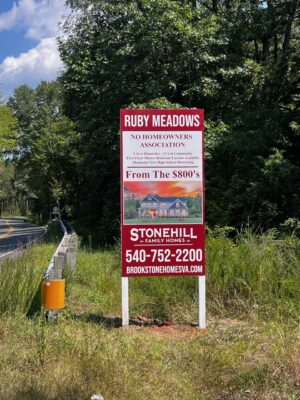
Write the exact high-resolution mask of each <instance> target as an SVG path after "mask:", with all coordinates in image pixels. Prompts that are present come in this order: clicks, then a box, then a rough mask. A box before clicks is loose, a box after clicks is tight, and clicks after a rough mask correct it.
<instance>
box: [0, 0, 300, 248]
mask: <svg viewBox="0 0 300 400" xmlns="http://www.w3.org/2000/svg"><path fill="white" fill-rule="evenodd" d="M67 4H68V6H69V7H70V9H71V10H72V13H71V15H70V16H69V17H68V19H67V20H66V21H65V22H64V23H63V25H62V35H61V36H60V37H59V38H58V43H59V50H60V55H61V58H62V60H63V62H64V64H65V69H64V71H63V72H62V73H61V75H60V77H59V79H58V80H57V81H56V82H52V83H46V82H41V83H40V85H39V86H38V87H37V88H36V89H32V88H30V87H28V86H27V85H21V86H20V87H18V88H16V89H15V91H14V93H13V95H12V96H11V98H10V99H9V100H8V102H7V104H5V105H4V104H2V105H1V107H0V116H1V118H0V120H1V122H0V124H1V125H0V150H1V152H2V162H1V164H0V168H1V166H2V168H13V170H14V172H13V176H12V177H11V179H10V182H13V185H12V186H13V187H12V186H10V189H5V190H4V192H5V193H7V195H8V193H9V190H13V191H14V193H15V195H16V196H19V198H22V199H30V204H31V208H32V212H33V213H35V214H38V215H40V214H42V215H43V216H44V218H47V217H48V215H49V210H50V209H51V208H52V206H53V205H54V204H59V205H60V206H61V208H63V210H64V213H65V214H66V215H67V216H69V217H70V218H71V219H73V220H75V221H78V225H80V226H83V225H85V226H89V227H91V226H92V227H93V236H94V240H95V242H97V243H99V244H102V245H103V244H107V243H112V242H113V241H114V240H115V239H116V238H118V236H119V224H120V217H119V208H120V204H119V191H120V176H119V110H120V108H181V107H186V108H190V107H197V108H204V109H205V115H206V133H205V140H206V143H205V148H206V153H205V161H206V217H207V223H208V225H209V226H214V225H220V226H224V225H230V226H234V227H240V226H241V225H243V224H249V223H250V224H253V225H254V226H260V227H262V228H270V227H274V226H279V225H280V224H282V223H284V221H286V220H287V219H288V218H295V219H298V218H299V213H300V211H299V210H300V184H299V182H300V163H299V152H300V112H299V102H300V72H299V71H300V68H299V67H300V42H299V36H300V34H299V32H300V31H299V15H300V14H299V9H300V7H299V1H298V0H267V1H265V0H264V1H262V0H248V1H246V0H205V1H204V0H203V1H196V0H192V1H189V0H122V1H121V0H115V1H114V2H111V1H108V0H89V1H86V0H68V1H67ZM5 121H6V122H5ZM3 160H5V162H4V161H3ZM5 165H6V167H5ZM0 180H1V177H0ZM8 186H9V185H8ZM3 187H4V186H3ZM3 187H2V186H1V188H0V196H2V197H3V196H4V197H5V193H2V192H3ZM1 189H2V191H1ZM0 199H1V198H0Z"/></svg>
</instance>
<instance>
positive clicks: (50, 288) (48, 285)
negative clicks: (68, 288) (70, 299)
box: [41, 279, 65, 310]
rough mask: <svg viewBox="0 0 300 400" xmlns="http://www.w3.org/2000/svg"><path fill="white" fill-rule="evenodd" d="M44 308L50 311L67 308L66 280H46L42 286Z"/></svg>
mask: <svg viewBox="0 0 300 400" xmlns="http://www.w3.org/2000/svg"><path fill="white" fill-rule="evenodd" d="M41 292H42V306H43V307H44V308H46V309H48V310H59V309H62V308H65V280H64V279H49V280H47V279H44V280H43V281H42V286H41Z"/></svg>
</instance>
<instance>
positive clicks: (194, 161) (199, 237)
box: [121, 109, 205, 277]
mask: <svg viewBox="0 0 300 400" xmlns="http://www.w3.org/2000/svg"><path fill="white" fill-rule="evenodd" d="M203 135H204V111H203V110H197V109H185V110H121V225H122V276H123V277H133V276H164V275H198V276H203V275H205V249H204V244H205V226H204V160H203V158H204V157H203V141H204V136H203Z"/></svg>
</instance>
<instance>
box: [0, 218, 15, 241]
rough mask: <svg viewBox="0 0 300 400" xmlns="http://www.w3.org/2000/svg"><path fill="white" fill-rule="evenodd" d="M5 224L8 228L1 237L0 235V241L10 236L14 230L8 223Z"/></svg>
mask: <svg viewBox="0 0 300 400" xmlns="http://www.w3.org/2000/svg"><path fill="white" fill-rule="evenodd" d="M5 223H6V225H7V227H8V231H7V232H5V233H3V234H2V235H0V240H1V239H4V238H6V237H7V236H8V235H10V234H11V233H12V232H13V231H14V228H13V227H12V226H9V224H8V221H5Z"/></svg>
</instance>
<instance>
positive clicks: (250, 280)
mask: <svg viewBox="0 0 300 400" xmlns="http://www.w3.org/2000/svg"><path fill="white" fill-rule="evenodd" d="M206 255H207V300H208V308H209V311H210V312H211V313H212V314H217V315H230V314H232V313H234V314H235V315H237V314H242V313H249V311H251V310H257V309H258V310H259V311H260V312H262V313H266V314H268V313H273V314H282V313H285V314H286V313H287V314H288V315H290V316H292V317H295V316H297V315H298V312H299V305H298V299H299V290H300V246H299V240H298V239H296V238H295V237H293V236H289V237H285V238H282V239H278V237H277V233H276V232H275V231H269V232H266V233H262V234H255V233H253V232H251V231H249V230H247V231H244V232H242V233H240V234H239V235H238V237H236V238H235V240H233V239H230V238H228V237H226V235H212V234H211V235H209V236H208V239H207V244H206ZM120 296H121V289H120V261H119V251H118V249H116V250H115V251H109V250H105V251H98V252H91V251H81V252H80V253H79V257H78V272H77V275H76V276H75V278H74V279H73V281H72V282H71V284H70V286H69V302H70V304H71V305H74V304H75V303H76V305H77V306H76V307H77V310H80V309H81V311H83V310H85V311H86V312H88V309H90V310H91V311H92V312H96V313H98V314H99V313H100V314H114V315H120V303H121V297H120ZM80 299H81V300H82V301H81V305H80V301H79V300H80ZM88 304H89V306H87V305H88ZM130 309H131V313H132V315H144V316H148V317H150V318H158V319H161V320H167V319H173V320H175V321H190V322H196V321H197V279H196V278H195V277H159V278H157V277H148V278H134V279H133V278H132V279H130Z"/></svg>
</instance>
